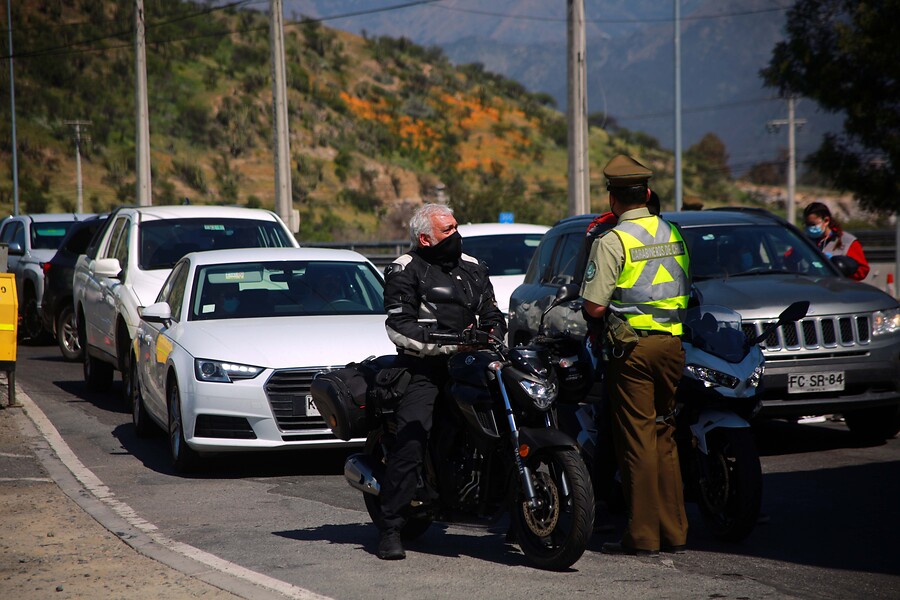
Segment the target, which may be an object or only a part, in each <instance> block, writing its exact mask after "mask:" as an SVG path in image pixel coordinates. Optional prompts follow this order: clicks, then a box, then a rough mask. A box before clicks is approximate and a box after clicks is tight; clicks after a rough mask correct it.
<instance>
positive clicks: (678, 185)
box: [675, 0, 684, 211]
mask: <svg viewBox="0 0 900 600" xmlns="http://www.w3.org/2000/svg"><path fill="white" fill-rule="evenodd" d="M681 170H682V167H681V0H675V210H676V211H679V210H681V207H682V205H683V199H684V190H683V184H682V179H681V177H682V174H681Z"/></svg>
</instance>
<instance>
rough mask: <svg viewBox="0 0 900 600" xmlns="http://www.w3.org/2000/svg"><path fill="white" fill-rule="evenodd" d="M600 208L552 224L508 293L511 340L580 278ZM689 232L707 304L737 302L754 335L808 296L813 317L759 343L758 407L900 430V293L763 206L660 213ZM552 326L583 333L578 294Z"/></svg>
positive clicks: (881, 432) (859, 428) (886, 432)
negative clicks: (865, 279) (878, 284)
mask: <svg viewBox="0 0 900 600" xmlns="http://www.w3.org/2000/svg"><path fill="white" fill-rule="evenodd" d="M593 216H594V215H581V216H577V217H570V218H568V219H563V220H562V221H559V222H558V223H557V224H556V225H555V226H554V227H553V228H551V229H550V231H548V232H547V233H546V234H545V236H544V239H543V240H542V242H541V245H540V246H539V247H538V250H537V251H536V252H535V255H534V258H533V259H532V262H531V264H530V265H529V269H528V273H527V274H526V275H525V283H523V284H522V285H521V286H519V287H518V288H517V289H516V291H515V292H513V295H512V298H511V300H510V319H509V321H510V323H509V335H510V338H509V339H510V340H512V341H513V342H514V343H522V342H524V341H526V340H528V339H529V338H530V337H531V336H532V335H534V332H535V330H536V327H537V322H538V319H539V318H540V312H541V310H542V309H543V308H545V307H546V306H548V305H549V302H550V301H551V300H552V299H553V297H554V295H555V293H556V290H557V289H558V288H559V286H560V285H562V284H564V283H572V282H574V283H578V284H580V283H581V277H582V273H583V272H584V262H585V258H584V256H585V251H586V245H587V244H586V242H585V239H586V238H585V231H586V229H587V226H588V224H589V223H590V222H591V219H592V217H593ZM663 216H664V217H665V218H666V219H668V220H670V221H672V222H674V223H676V224H677V225H678V227H679V229H680V230H681V232H682V234H683V235H684V238H685V240H686V241H687V243H688V248H689V252H690V256H691V270H692V272H693V281H694V286H695V288H696V290H697V292H698V295H699V297H700V298H701V301H702V302H703V303H705V304H720V305H724V306H728V307H731V308H733V309H734V310H736V311H737V312H739V313H740V314H741V317H742V319H743V323H744V328H745V334H746V335H747V336H748V337H752V336H756V335H759V334H760V333H762V331H763V328H764V327H765V325H767V324H768V323H771V322H773V321H775V320H776V319H777V316H778V314H779V313H780V312H781V311H782V310H784V308H785V307H787V306H788V305H789V304H791V303H792V302H795V301H797V300H809V301H810V309H809V313H808V315H807V316H806V318H804V319H802V320H800V321H799V322H797V323H789V324H787V325H783V326H782V327H780V328H778V329H777V330H776V331H775V332H773V333H772V334H771V335H770V336H769V337H768V338H767V339H766V340H765V341H764V342H763V343H762V349H763V354H764V355H765V357H766V371H765V375H764V377H763V393H762V408H761V411H760V416H762V417H785V418H798V417H802V416H810V415H825V414H833V413H840V414H842V415H843V416H844V417H845V420H846V423H847V426H848V427H849V428H850V429H851V430H853V431H856V432H859V433H861V434H863V435H866V436H869V437H882V438H883V437H890V436H893V435H894V434H896V432H897V430H898V418H897V415H898V405H900V304H898V302H897V300H895V299H894V298H892V297H891V296H889V295H887V294H885V293H884V292H882V291H881V290H879V289H877V288H874V287H872V286H870V285H867V284H864V283H858V282H856V281H853V280H851V279H848V278H846V277H844V276H843V275H842V274H841V272H840V271H839V270H838V268H837V266H836V265H835V264H833V263H832V262H831V261H830V260H829V259H828V258H826V257H825V256H824V255H823V254H822V253H821V252H819V250H818V249H817V248H816V247H815V246H814V245H813V244H812V243H811V242H810V241H809V240H807V239H806V237H805V236H803V234H802V233H801V232H800V231H798V230H797V229H796V228H795V227H793V226H792V225H789V224H788V223H787V222H786V221H784V220H782V219H780V218H778V217H776V216H775V215H772V214H771V213H768V212H766V211H762V210H757V209H715V210H706V211H698V212H679V213H664V214H663ZM550 315H551V316H554V315H555V318H554V319H553V320H552V321H549V324H550V326H551V328H553V329H556V330H567V331H568V332H569V333H570V334H571V335H574V336H580V335H583V334H584V331H585V325H584V321H583V319H582V317H581V312H580V303H579V302H576V303H573V304H571V305H570V306H568V307H567V310H566V311H562V310H560V311H554V312H551V313H550Z"/></svg>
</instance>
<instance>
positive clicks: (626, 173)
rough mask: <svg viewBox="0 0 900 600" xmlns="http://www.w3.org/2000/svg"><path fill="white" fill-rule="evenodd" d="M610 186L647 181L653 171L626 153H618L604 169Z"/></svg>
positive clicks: (637, 183)
mask: <svg viewBox="0 0 900 600" xmlns="http://www.w3.org/2000/svg"><path fill="white" fill-rule="evenodd" d="M603 174H604V175H606V181H607V185H608V186H609V187H622V186H628V185H639V184H641V183H647V180H648V179H650V178H651V177H653V171H651V170H650V169H648V168H647V167H645V166H644V165H642V164H641V163H639V162H638V161H636V160H634V159H633V158H631V157H630V156H627V155H625V154H617V155H616V156H614V157H612V159H611V160H610V161H609V162H608V163H607V164H606V167H604V169H603Z"/></svg>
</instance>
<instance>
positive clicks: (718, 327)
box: [684, 304, 750, 363]
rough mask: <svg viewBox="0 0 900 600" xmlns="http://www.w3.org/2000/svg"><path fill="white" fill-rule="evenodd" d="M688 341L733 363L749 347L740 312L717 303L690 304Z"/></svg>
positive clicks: (685, 322) (687, 314)
mask: <svg viewBox="0 0 900 600" xmlns="http://www.w3.org/2000/svg"><path fill="white" fill-rule="evenodd" d="M684 329H685V334H686V335H685V341H686V342H688V343H690V344H691V345H693V346H694V347H695V348H697V349H698V350H702V351H703V352H708V353H709V354H712V355H713V356H717V357H719V358H721V359H723V360H726V361H728V362H731V363H737V362H740V361H741V360H743V358H744V356H746V355H747V351H748V350H749V349H750V348H749V346H748V344H747V338H746V336H745V335H744V332H743V331H742V330H741V315H740V313H738V312H736V311H734V310H732V309H730V308H728V307H726V306H719V305H717V304H706V305H702V306H696V307H693V308H689V309H688V310H687V313H686V315H685V319H684Z"/></svg>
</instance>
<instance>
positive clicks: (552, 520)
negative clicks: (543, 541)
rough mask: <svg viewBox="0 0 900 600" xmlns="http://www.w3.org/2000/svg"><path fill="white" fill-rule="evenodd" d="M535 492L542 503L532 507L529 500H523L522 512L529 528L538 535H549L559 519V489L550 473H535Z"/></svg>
mask: <svg viewBox="0 0 900 600" xmlns="http://www.w3.org/2000/svg"><path fill="white" fill-rule="evenodd" d="M533 479H534V493H535V496H536V497H537V498H538V499H539V500H541V505H540V506H539V507H537V508H532V506H531V503H530V502H528V500H525V501H524V502H522V514H523V515H524V517H525V523H526V524H527V525H528V529H530V530H531V531H532V533H534V534H535V535H536V536H538V537H548V536H549V535H550V534H551V533H553V530H554V529H556V523H557V522H558V521H559V491H558V490H557V489H556V484H555V483H554V482H553V479H551V478H550V475H549V473H543V472H539V473H535V474H534V478H533Z"/></svg>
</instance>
